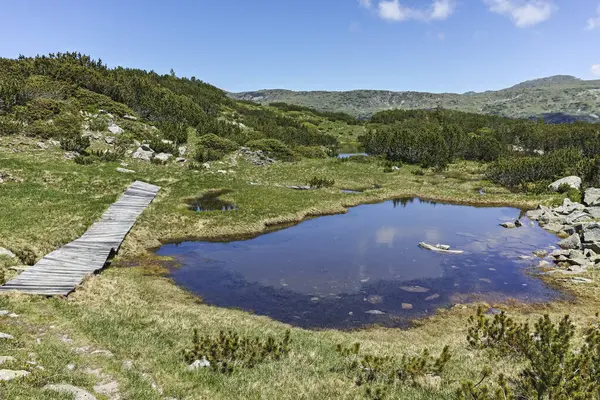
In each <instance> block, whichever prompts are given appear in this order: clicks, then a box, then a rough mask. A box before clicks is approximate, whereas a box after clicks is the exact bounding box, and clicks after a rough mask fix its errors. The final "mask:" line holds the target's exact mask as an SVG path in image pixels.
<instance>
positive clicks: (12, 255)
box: [0, 247, 17, 258]
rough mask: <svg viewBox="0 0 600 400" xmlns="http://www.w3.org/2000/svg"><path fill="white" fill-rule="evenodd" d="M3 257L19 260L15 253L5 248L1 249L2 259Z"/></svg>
mask: <svg viewBox="0 0 600 400" xmlns="http://www.w3.org/2000/svg"><path fill="white" fill-rule="evenodd" d="M2 256H5V257H8V258H17V256H16V255H15V253H13V252H12V251H10V250H8V249H5V248H4V247H0V257H2Z"/></svg>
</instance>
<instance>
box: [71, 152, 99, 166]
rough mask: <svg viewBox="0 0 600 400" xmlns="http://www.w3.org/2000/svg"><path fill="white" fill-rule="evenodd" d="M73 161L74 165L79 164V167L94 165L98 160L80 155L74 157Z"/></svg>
mask: <svg viewBox="0 0 600 400" xmlns="http://www.w3.org/2000/svg"><path fill="white" fill-rule="evenodd" d="M73 161H74V162H75V164H79V165H91V164H93V163H95V162H96V161H98V158H96V157H95V156H89V155H81V154H80V155H78V156H77V157H75V158H74V159H73Z"/></svg>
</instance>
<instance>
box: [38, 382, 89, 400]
mask: <svg viewBox="0 0 600 400" xmlns="http://www.w3.org/2000/svg"><path fill="white" fill-rule="evenodd" d="M44 390H51V391H53V392H58V393H64V394H70V395H71V396H73V399H75V400H97V399H96V396H94V395H93V394H91V393H90V392H88V391H87V390H83V389H81V388H78V387H76V386H73V385H66V384H62V385H46V386H44Z"/></svg>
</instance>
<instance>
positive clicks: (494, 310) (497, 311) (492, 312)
mask: <svg viewBox="0 0 600 400" xmlns="http://www.w3.org/2000/svg"><path fill="white" fill-rule="evenodd" d="M485 313H486V314H488V315H498V314H502V310H501V309H499V308H494V307H490V308H488V310H487V311H486V312H485Z"/></svg>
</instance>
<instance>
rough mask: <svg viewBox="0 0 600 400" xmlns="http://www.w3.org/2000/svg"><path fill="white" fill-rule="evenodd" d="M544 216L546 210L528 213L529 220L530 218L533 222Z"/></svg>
mask: <svg viewBox="0 0 600 400" xmlns="http://www.w3.org/2000/svg"><path fill="white" fill-rule="evenodd" d="M542 214H544V210H541V209H537V210H529V211H527V213H526V215H527V218H529V219H531V220H533V221H537V220H538V219H540V217H541V216H542Z"/></svg>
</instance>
